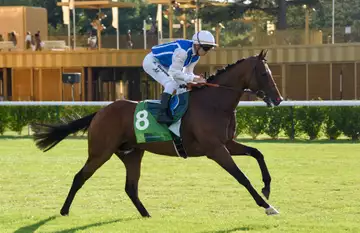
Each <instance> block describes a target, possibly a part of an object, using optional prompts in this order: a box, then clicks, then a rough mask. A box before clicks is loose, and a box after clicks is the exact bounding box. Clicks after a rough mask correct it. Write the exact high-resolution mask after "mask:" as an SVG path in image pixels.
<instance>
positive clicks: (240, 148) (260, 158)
mask: <svg viewBox="0 0 360 233" xmlns="http://www.w3.org/2000/svg"><path fill="white" fill-rule="evenodd" d="M226 148H227V149H228V150H229V153H230V154H231V155H249V156H251V157H253V158H255V159H256V161H257V162H258V164H259V167H260V170H261V175H262V179H263V182H264V188H263V189H262V193H263V194H264V196H265V197H266V199H269V196H270V183H271V177H270V173H269V170H268V168H267V166H266V163H265V160H264V155H263V154H262V153H261V152H260V151H259V150H258V149H256V148H253V147H250V146H245V145H242V144H240V143H238V142H236V141H234V140H232V141H230V142H228V143H227V144H226Z"/></svg>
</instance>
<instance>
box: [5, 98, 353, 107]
mask: <svg viewBox="0 0 360 233" xmlns="http://www.w3.org/2000/svg"><path fill="white" fill-rule="evenodd" d="M111 103H112V102H111V101H89V102H80V101H75V102H72V101H0V106H105V105H109V104H111ZM238 106H248V107H251V106H266V104H265V103H264V102H262V101H242V102H239V104H238ZM279 106H360V100H324V101H317V100H316V101H314V100H312V101H283V102H282V103H281V104H280V105H279Z"/></svg>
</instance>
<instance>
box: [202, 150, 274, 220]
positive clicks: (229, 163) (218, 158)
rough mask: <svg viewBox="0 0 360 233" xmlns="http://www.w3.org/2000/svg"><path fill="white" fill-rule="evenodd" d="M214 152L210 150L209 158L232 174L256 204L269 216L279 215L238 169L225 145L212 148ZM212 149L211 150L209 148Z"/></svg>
mask: <svg viewBox="0 0 360 233" xmlns="http://www.w3.org/2000/svg"><path fill="white" fill-rule="evenodd" d="M212 148H213V150H209V151H208V153H207V157H208V158H209V159H212V160H214V161H215V162H217V163H218V164H219V165H220V166H221V167H222V168H224V169H225V170H226V171H227V172H228V173H229V174H231V175H232V176H233V177H234V178H235V179H236V180H237V181H238V182H239V183H240V184H242V185H243V186H244V187H245V188H246V189H247V190H248V191H249V193H250V194H251V196H252V197H253V198H254V200H255V202H256V204H257V205H258V206H260V207H263V208H265V213H266V214H268V215H272V214H278V213H279V212H278V211H277V210H276V209H274V208H273V207H272V206H270V205H269V204H268V203H267V202H266V201H265V200H264V199H263V198H262V197H261V196H260V195H259V194H258V193H257V192H256V190H255V189H254V187H253V186H252V185H251V183H250V181H249V179H248V178H247V177H246V176H245V174H244V173H243V172H242V171H241V170H240V169H239V168H238V166H237V165H236V164H235V162H234V160H233V159H232V157H231V155H230V154H229V151H228V150H227V148H226V147H225V146H224V145H219V146H217V147H212ZM209 149H210V148H209Z"/></svg>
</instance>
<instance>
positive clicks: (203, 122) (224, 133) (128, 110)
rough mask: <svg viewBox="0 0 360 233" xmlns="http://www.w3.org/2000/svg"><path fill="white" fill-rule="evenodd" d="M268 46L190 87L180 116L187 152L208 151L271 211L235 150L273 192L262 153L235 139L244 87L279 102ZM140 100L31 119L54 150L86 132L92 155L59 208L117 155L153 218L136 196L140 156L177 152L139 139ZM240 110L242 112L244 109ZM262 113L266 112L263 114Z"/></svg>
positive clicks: (40, 141)
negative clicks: (47, 120)
mask: <svg viewBox="0 0 360 233" xmlns="http://www.w3.org/2000/svg"><path fill="white" fill-rule="evenodd" d="M266 53H267V52H266V51H264V50H262V51H261V53H260V54H259V55H257V56H251V57H248V58H243V59H241V60H238V61H237V62H235V63H233V64H231V65H228V66H226V67H225V68H223V69H221V70H218V71H217V72H216V73H215V74H214V75H212V76H210V77H209V78H208V79H207V85H205V86H204V87H202V88H193V90H191V91H190V97H189V107H188V109H187V111H186V113H185V115H184V116H183V118H182V121H181V122H182V123H181V129H180V132H181V137H182V139H183V145H184V148H185V149H186V151H187V153H188V154H189V157H198V156H204V155H206V156H207V157H208V158H209V159H211V160H213V161H215V162H216V163H218V164H219V165H220V166H221V167H222V168H223V169H225V170H226V171H227V172H228V173H229V174H230V175H232V176H233V177H234V178H235V179H236V180H237V181H238V182H239V183H240V184H242V185H243V186H244V187H245V188H246V189H247V190H248V191H249V193H250V194H251V196H252V197H253V199H254V200H255V202H256V204H257V205H258V206H260V207H263V208H264V209H265V213H266V214H267V215H273V214H278V213H279V212H278V211H277V210H276V209H275V208H274V207H272V206H271V205H269V204H268V203H267V202H266V201H265V200H264V199H263V198H262V197H261V196H260V195H259V194H258V192H257V191H256V190H255V189H254V187H253V186H252V184H251V183H250V181H249V180H248V178H247V177H246V176H245V175H244V174H243V172H242V171H241V170H240V169H239V168H238V167H237V165H236V164H235V162H234V160H233V159H232V157H231V156H232V155H234V156H235V155H248V156H252V157H253V158H255V159H256V160H257V162H258V164H259V166H260V169H261V173H262V179H263V182H264V187H263V189H262V193H263V195H264V196H265V197H266V199H269V196H270V182H271V177H270V174H269V171H268V168H267V165H266V163H265V161H264V156H263V154H262V153H261V152H260V151H259V150H257V149H256V148H252V147H249V146H245V145H242V144H240V143H238V142H236V141H235V140H234V133H235V124H236V121H235V110H236V107H237V105H238V103H239V101H240V98H241V96H242V95H243V93H244V92H246V91H250V92H252V93H254V94H256V95H257V97H258V98H260V99H262V100H263V101H264V102H265V103H266V104H267V105H268V106H274V105H275V106H277V105H279V104H280V103H281V101H282V97H281V95H280V93H279V90H278V88H277V86H276V84H275V82H274V79H273V77H272V74H271V71H270V69H269V67H268V65H267V63H266V59H265V57H266ZM136 105H137V102H134V101H129V100H118V101H115V102H113V103H111V104H109V105H108V106H106V107H104V108H102V109H100V110H99V111H98V112H95V113H93V114H91V115H88V116H85V117H83V118H80V119H77V120H73V121H71V122H70V123H65V124H60V125H48V124H36V123H35V124H33V125H32V128H33V129H34V132H35V133H34V140H35V143H36V146H37V147H38V148H39V149H41V150H43V151H44V152H45V151H48V150H50V149H51V148H53V147H54V146H55V145H56V144H58V143H59V142H60V141H62V140H63V139H64V138H66V137H67V136H68V135H70V134H72V133H75V132H78V131H80V130H84V131H85V130H87V131H88V159H87V161H86V163H85V165H84V166H83V167H82V168H81V170H80V171H79V172H78V173H77V174H76V175H75V177H74V180H73V183H72V186H71V189H70V191H69V193H68V196H67V198H66V200H65V203H64V204H63V206H62V208H61V211H60V213H61V215H68V214H69V209H70V206H71V203H72V201H73V199H74V197H75V195H76V193H77V191H78V190H79V189H80V188H81V187H82V186H83V185H84V183H85V181H86V180H88V179H89V178H90V177H91V176H92V175H93V174H94V172H95V171H96V170H97V169H99V168H100V167H101V166H102V165H103V164H104V163H105V162H106V161H108V160H109V159H110V157H111V156H112V155H113V154H116V155H117V157H118V158H119V159H120V160H121V161H122V162H123V163H124V165H125V168H126V184H125V192H126V193H127V195H128V196H129V198H130V199H131V201H132V202H133V204H134V205H135V207H136V208H137V210H138V211H139V213H140V214H141V215H142V216H143V217H150V215H149V213H148V211H147V210H146V209H145V207H144V205H143V204H142V203H141V201H140V199H139V196H138V182H139V179H140V170H141V160H142V158H143V155H144V152H145V151H149V152H151V153H155V154H159V155H167V156H177V153H176V151H175V149H174V146H173V143H172V141H166V142H152V143H141V144H138V143H137V141H136V137H135V134H134V111H135V108H136ZM238 114H241V109H240V110H239V112H238ZM260 117H264V116H260Z"/></svg>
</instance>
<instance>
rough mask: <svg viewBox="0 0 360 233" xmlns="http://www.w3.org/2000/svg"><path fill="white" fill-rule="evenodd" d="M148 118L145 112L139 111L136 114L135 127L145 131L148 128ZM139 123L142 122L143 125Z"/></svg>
mask: <svg viewBox="0 0 360 233" xmlns="http://www.w3.org/2000/svg"><path fill="white" fill-rule="evenodd" d="M148 116H149V113H148V112H147V111H146V110H142V111H139V112H138V113H136V122H135V126H136V128H137V129H138V130H145V129H147V128H148V127H149V124H150V122H149V120H148V119H147V117H148ZM141 122H144V123H143V124H141Z"/></svg>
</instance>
